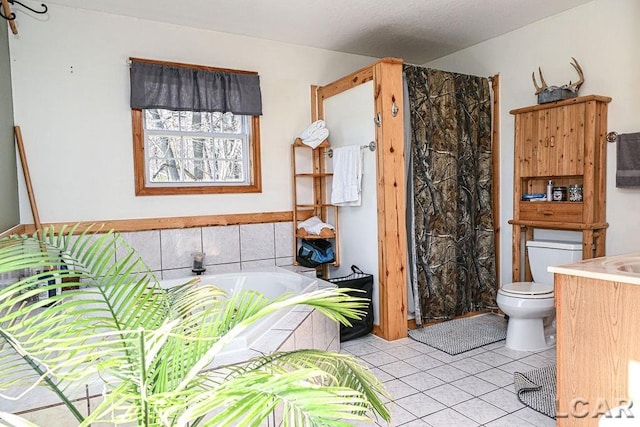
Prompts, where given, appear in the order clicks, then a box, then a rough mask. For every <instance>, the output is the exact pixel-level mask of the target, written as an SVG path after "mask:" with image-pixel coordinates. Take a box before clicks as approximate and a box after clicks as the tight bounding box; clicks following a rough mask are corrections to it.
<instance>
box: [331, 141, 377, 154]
mask: <svg viewBox="0 0 640 427" xmlns="http://www.w3.org/2000/svg"><path fill="white" fill-rule="evenodd" d="M363 148H368V149H369V151H376V142H375V141H371V142H370V143H368V144H366V145H361V146H360V149H363ZM325 155H326V156H329V158H331V157H333V148H329V149H328V150H327V151H326V152H325Z"/></svg>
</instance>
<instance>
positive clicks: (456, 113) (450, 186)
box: [405, 65, 497, 325]
mask: <svg viewBox="0 0 640 427" xmlns="http://www.w3.org/2000/svg"><path fill="white" fill-rule="evenodd" d="M405 75H406V84H407V88H408V94H409V104H410V114H411V120H410V126H411V130H410V132H411V156H412V159H411V160H412V163H413V167H412V173H413V179H412V183H413V201H412V202H413V203H412V204H413V205H414V211H413V214H414V218H413V221H412V223H413V227H414V229H413V230H409V231H410V234H413V236H414V237H413V240H414V241H413V244H414V248H411V249H413V250H411V251H410V252H413V253H414V256H415V260H414V263H415V265H414V266H413V271H414V272H415V277H414V278H413V279H412V280H413V281H414V288H415V289H414V298H415V303H416V306H417V309H416V317H417V318H416V321H417V323H418V324H419V325H420V324H422V321H423V320H427V319H448V318H452V317H454V316H458V315H461V314H464V313H467V312H469V311H475V310H480V309H484V308H490V307H495V306H496V303H495V298H496V291H497V288H496V286H497V285H496V274H495V273H496V272H495V245H494V229H493V209H492V155H491V100H490V89H489V82H488V80H487V79H486V78H481V77H475V76H468V75H462V74H455V73H450V72H444V71H438V70H432V69H427V68H422V67H416V66H411V65H406V66H405ZM409 196H411V195H409ZM408 206H410V205H409V204H408ZM415 291H417V292H415ZM418 305H419V306H418Z"/></svg>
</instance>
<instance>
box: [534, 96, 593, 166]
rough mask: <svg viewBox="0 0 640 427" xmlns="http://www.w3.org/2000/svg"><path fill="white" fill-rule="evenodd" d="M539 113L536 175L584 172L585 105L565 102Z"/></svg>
mask: <svg viewBox="0 0 640 427" xmlns="http://www.w3.org/2000/svg"><path fill="white" fill-rule="evenodd" d="M537 113H538V129H537V136H538V157H537V161H536V166H537V168H536V176H566V175H582V173H583V171H584V124H585V123H584V121H585V105H584V104H583V103H580V104H575V105H565V106H562V107H555V108H549V109H547V110H540V111H538V112H537Z"/></svg>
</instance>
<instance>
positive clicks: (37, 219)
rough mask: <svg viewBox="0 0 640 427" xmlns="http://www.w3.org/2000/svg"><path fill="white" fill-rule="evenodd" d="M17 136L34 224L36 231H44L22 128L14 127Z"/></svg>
mask: <svg viewBox="0 0 640 427" xmlns="http://www.w3.org/2000/svg"><path fill="white" fill-rule="evenodd" d="M14 131H15V134H16V145H17V146H18V153H19V154H20V163H21V164H22V172H23V173H24V181H25V183H26V185H27V194H28V196H29V204H30V205H31V213H32V214H33V223H34V224H35V226H36V231H42V223H41V222H40V215H39V214H38V206H37V205H36V198H35V195H34V193H33V186H32V185H31V174H30V173H29V166H28V165H27V155H26V153H25V152H24V144H23V142H22V131H21V130H20V126H16V127H14Z"/></svg>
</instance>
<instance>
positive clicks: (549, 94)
mask: <svg viewBox="0 0 640 427" xmlns="http://www.w3.org/2000/svg"><path fill="white" fill-rule="evenodd" d="M571 59H572V60H573V62H570V64H571V66H572V67H573V69H574V70H576V72H577V73H578V81H576V82H575V83H572V82H571V81H569V83H568V84H565V85H562V86H549V85H547V82H546V81H545V80H544V76H543V75H542V69H541V68H540V67H538V74H539V76H540V85H538V81H537V80H536V73H535V71H534V72H533V73H532V74H531V79H532V80H533V85H534V86H535V88H536V95H538V103H539V104H543V103H545V102H552V101H559V100H561V99H567V98H575V97H576V96H578V90H579V89H580V86H582V85H583V84H584V73H583V72H582V67H580V64H578V61H577V60H576V58H574V57H571Z"/></svg>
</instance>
